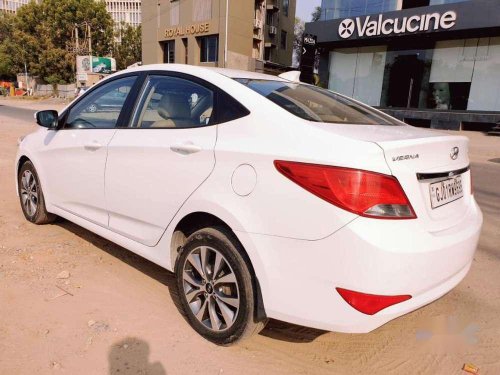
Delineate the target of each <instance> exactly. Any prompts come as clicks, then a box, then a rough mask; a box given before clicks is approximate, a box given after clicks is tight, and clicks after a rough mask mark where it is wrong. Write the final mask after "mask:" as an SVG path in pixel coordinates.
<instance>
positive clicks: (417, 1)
mask: <svg viewBox="0 0 500 375" xmlns="http://www.w3.org/2000/svg"><path fill="white" fill-rule="evenodd" d="M428 5H429V0H403V4H402V6H401V9H409V8H418V7H426V6H428Z"/></svg>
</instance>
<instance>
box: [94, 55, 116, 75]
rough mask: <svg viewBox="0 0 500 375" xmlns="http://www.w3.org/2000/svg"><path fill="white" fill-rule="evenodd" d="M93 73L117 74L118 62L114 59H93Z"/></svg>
mask: <svg viewBox="0 0 500 375" xmlns="http://www.w3.org/2000/svg"><path fill="white" fill-rule="evenodd" d="M92 72H93V73H100V74H111V73H112V72H116V60H115V59H113V58H112V57H95V56H93V57H92Z"/></svg>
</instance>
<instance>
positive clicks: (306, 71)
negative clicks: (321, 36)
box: [300, 34, 317, 84]
mask: <svg viewBox="0 0 500 375" xmlns="http://www.w3.org/2000/svg"><path fill="white" fill-rule="evenodd" d="M316 41H317V38H316V35H311V34H304V36H303V37H302V56H301V58H300V71H301V73H302V74H301V75H300V80H301V81H302V82H305V83H311V84H312V83H314V62H315V61H316Z"/></svg>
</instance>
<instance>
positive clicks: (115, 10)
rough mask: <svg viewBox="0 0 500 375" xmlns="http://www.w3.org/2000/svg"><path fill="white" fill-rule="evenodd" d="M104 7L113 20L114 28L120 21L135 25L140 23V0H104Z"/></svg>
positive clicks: (117, 26) (116, 27)
mask: <svg viewBox="0 0 500 375" xmlns="http://www.w3.org/2000/svg"><path fill="white" fill-rule="evenodd" d="M106 9H107V11H108V13H109V14H110V15H111V17H113V21H115V29H119V28H120V26H121V24H122V23H125V24H128V25H131V26H135V27H137V26H139V25H140V24H141V0H128V1H123V0H106Z"/></svg>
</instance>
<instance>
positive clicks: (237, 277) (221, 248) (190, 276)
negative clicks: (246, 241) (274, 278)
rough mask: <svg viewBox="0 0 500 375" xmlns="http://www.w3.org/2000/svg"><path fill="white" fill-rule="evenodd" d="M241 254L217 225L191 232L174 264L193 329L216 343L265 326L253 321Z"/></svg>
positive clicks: (251, 290) (252, 292)
mask: <svg viewBox="0 0 500 375" xmlns="http://www.w3.org/2000/svg"><path fill="white" fill-rule="evenodd" d="M246 258H247V257H246V254H245V252H244V251H243V248H242V246H241V244H240V243H239V241H238V240H237V239H236V238H235V237H234V235H233V234H232V232H231V231H229V230H226V229H225V228H221V227H214V228H204V229H201V230H198V231H196V232H195V233H193V234H192V235H190V236H189V237H188V239H187V240H186V243H185V245H184V246H183V247H182V248H181V251H180V255H179V257H178V260H177V263H176V267H175V275H176V282H177V293H178V297H179V300H180V304H181V308H182V310H183V312H184V314H185V317H186V318H187V320H188V322H189V323H190V325H191V326H192V327H193V328H194V330H195V331H197V332H198V333H199V334H200V335H201V336H203V337H204V338H205V339H207V340H209V341H211V342H213V343H215V344H217V345H224V346H227V345H231V344H234V343H236V342H238V341H241V340H243V339H245V338H248V337H250V336H252V335H254V334H256V333H258V332H260V331H261V330H262V329H263V328H264V326H265V324H266V321H265V320H261V321H258V320H257V319H256V314H255V312H256V287H255V285H256V283H255V280H254V278H253V277H252V274H253V272H252V271H251V269H250V267H249V262H248V261H247V260H246ZM203 259H205V260H203Z"/></svg>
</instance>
